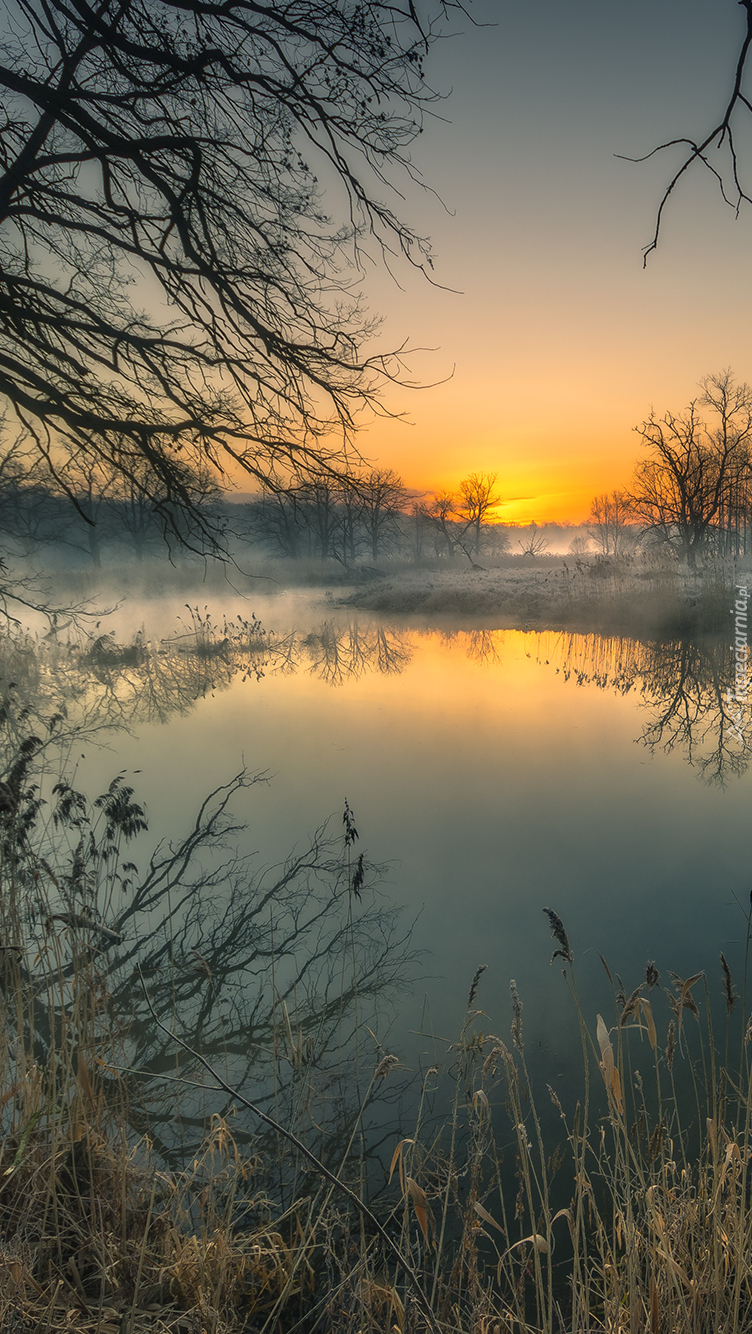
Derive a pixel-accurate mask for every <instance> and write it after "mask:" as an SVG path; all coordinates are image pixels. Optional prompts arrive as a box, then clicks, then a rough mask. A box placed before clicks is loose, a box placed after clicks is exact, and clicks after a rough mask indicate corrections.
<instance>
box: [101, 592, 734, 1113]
mask: <svg viewBox="0 0 752 1334" xmlns="http://www.w3.org/2000/svg"><path fill="white" fill-rule="evenodd" d="M250 605H252V607H253V609H254V611H255V613H256V614H257V615H258V617H259V618H260V620H261V622H262V624H263V625H264V626H265V627H266V628H267V629H268V630H270V631H273V632H274V641H273V642H274V643H275V644H276V645H277V647H276V649H275V651H274V652H273V653H270V654H267V660H266V665H265V667H264V674H263V676H261V678H260V679H257V676H256V675H255V674H250V675H249V674H248V673H241V672H238V673H233V672H232V671H229V672H223V671H221V670H219V668H220V667H221V663H218V664H217V667H218V670H217V672H216V673H215V676H216V681H215V688H213V689H212V686H211V681H212V680H213V679H214V677H213V676H212V671H211V670H209V675H208V677H207V679H206V681H205V682H204V686H203V687H202V690H203V693H201V692H195V693H198V694H199V697H198V698H196V699H195V701H191V702H190V706H189V705H188V704H186V702H185V699H184V700H183V702H182V705H181V707H183V708H184V712H182V713H174V714H172V715H170V714H169V710H166V711H165V716H166V717H167V721H164V722H144V721H138V720H137V721H136V722H135V723H134V724H133V725H132V731H131V733H130V734H128V733H125V732H119V733H117V734H114V735H110V736H109V737H108V745H109V747H110V749H109V750H102V749H101V748H100V747H98V746H95V745H92V744H87V745H84V746H82V747H81V749H82V751H83V752H84V755H85V758H82V759H81V760H80V761H79V765H78V772H77V778H76V782H77V785H78V786H80V787H82V788H83V789H84V790H85V791H87V792H88V793H89V794H90V795H93V794H94V793H95V792H97V791H99V790H101V789H102V788H103V787H104V786H106V784H107V782H109V780H110V778H111V777H112V775H113V773H115V772H117V771H119V770H125V771H126V773H127V775H130V774H132V773H134V772H135V771H140V772H139V773H138V774H137V776H136V777H134V778H133V779H132V781H133V783H134V786H135V787H136V795H137V797H138V799H140V800H143V801H144V802H145V804H146V807H147V811H148V816H149V823H150V829H151V837H152V841H153V838H154V837H155V836H157V835H159V836H168V835H169V836H170V837H173V838H175V837H177V836H179V835H181V834H183V833H185V832H186V831H187V829H188V827H189V824H190V822H191V820H192V818H193V814H194V812H195V809H196V808H197V806H198V805H199V804H200V802H201V800H202V798H203V797H204V796H205V795H206V793H207V792H208V791H209V790H210V789H211V788H214V787H216V786H218V785H219V784H221V783H224V782H227V780H228V779H229V778H230V777H231V776H232V775H233V774H234V773H236V772H237V771H238V770H239V769H240V767H241V766H242V765H246V766H247V767H248V768H249V769H250V770H252V771H262V772H264V773H266V774H268V775H269V776H270V779H271V781H270V782H269V783H268V785H259V786H255V787H253V788H252V790H251V791H250V792H248V793H245V794H240V796H239V798H238V800H237V801H236V803H235V810H236V814H237V815H238V816H239V817H240V818H242V819H243V820H244V821H246V822H247V825H248V829H247V831H246V833H245V834H244V835H243V847H244V850H246V851H253V852H254V853H256V858H257V863H258V864H259V865H264V864H272V863H278V862H280V861H281V860H282V859H284V857H285V856H286V855H287V854H288V853H289V851H290V849H291V848H293V847H294V846H298V847H301V846H303V845H304V842H305V839H306V837H307V836H308V835H309V834H310V833H311V832H312V831H313V830H314V829H316V828H317V827H318V826H320V825H321V824H322V822H323V821H325V820H326V819H327V818H329V817H331V819H332V828H333V830H334V831H335V832H337V833H339V832H340V831H341V828H342V826H341V818H342V811H343V808H344V803H345V799H347V801H348V803H349V806H350V808H351V809H352V811H353V813H354V818H355V821H356V824H357V829H358V832H359V835H360V838H359V841H358V843H357V845H356V846H355V848H354V852H355V853H359V852H361V851H363V852H364V853H365V857H366V861H367V862H378V863H383V864H384V866H385V871H384V875H383V880H382V883H381V894H382V895H383V898H382V899H380V900H379V902H380V903H381V904H382V905H383V910H384V911H385V912H386V911H387V909H389V908H390V907H396V908H400V909H402V910H403V920H406V921H409V922H411V923H413V927H412V943H413V946H414V947H415V949H416V950H418V951H420V952H421V957H420V960H419V961H418V963H416V964H414V965H412V968H411V972H412V977H413V986H412V990H411V991H409V992H408V993H407V994H402V995H400V996H399V997H398V998H396V999H395V1000H393V1001H392V1002H391V1003H389V1002H388V1001H387V998H386V997H385V998H384V1001H383V1003H382V1004H380V1005H379V1006H377V1007H376V1011H375V1020H374V1021H373V1022H375V1024H376V1031H375V1035H376V1037H377V1038H378V1039H379V1041H380V1042H381V1043H383V1045H384V1049H385V1050H388V1051H390V1052H393V1053H395V1054H396V1055H397V1056H399V1058H400V1060H401V1061H402V1062H403V1063H404V1064H405V1065H406V1066H407V1067H408V1068H409V1070H411V1071H414V1072H418V1071H424V1070H425V1069H426V1068H427V1067H428V1066H431V1065H432V1064H433V1063H434V1061H435V1059H436V1057H437V1054H440V1053H441V1052H444V1051H445V1050H446V1045H447V1043H448V1042H449V1041H454V1040H456V1038H457V1036H458V1033H459V1031H460V1029H461V1026H462V1023H463V1019H464V1014H465V1006H466V1002H467V994H468V988H469V985H470V981H471V978H472V977H473V974H474V973H475V971H476V968H477V967H478V966H479V965H481V964H485V965H487V971H486V972H485V973H484V975H483V977H482V980H481V982H480V987H479V991H478V996H477V999H476V1002H475V1004H476V1005H478V1006H480V1007H481V1008H482V1009H483V1010H484V1012H485V1014H486V1015H487V1016H488V1019H487V1021H484V1026H485V1028H486V1031H488V1030H490V1031H492V1032H494V1033H496V1034H498V1035H500V1036H501V1037H502V1038H504V1039H505V1040H506V1041H508V1040H509V1028H510V1023H511V1011H510V1006H509V983H510V979H511V978H514V979H516V981H517V985H518V988H519V991H520V995H521V997H522V1001H523V1006H524V1010H523V1024H524V1032H525V1035H526V1042H527V1044H528V1052H529V1055H530V1058H531V1062H532V1066H533V1069H534V1071H535V1072H536V1074H537V1075H539V1076H541V1077H545V1079H546V1080H547V1081H548V1082H552V1083H553V1082H554V1081H555V1080H557V1079H560V1080H563V1081H564V1084H563V1085H562V1086H565V1085H566V1083H567V1080H568V1071H569V1068H570V1065H571V1063H572V1061H573V1060H574V1059H575V1058H576V1056H577V1052H578V1037H577V1032H576V1024H575V1021H574V1019H573V1015H572V1010H571V1006H570V1004H569V1002H568V997H567V993H566V988H565V985H564V982H563V979H562V977H561V968H560V960H556V961H555V962H554V965H553V966H551V964H550V958H551V954H552V952H553V950H554V949H555V948H556V942H554V941H552V939H551V936H550V932H549V928H548V922H547V919H546V917H545V916H544V914H543V911H542V910H543V908H544V907H548V908H552V909H554V910H555V912H556V913H558V914H559V916H560V917H561V918H562V920H563V922H564V924H565V926H566V930H567V932H568V935H569V940H570V943H571V945H572V948H573V950H574V952H575V959H576V968H577V974H578V985H579V991H580V998H581V1001H582V1004H583V1009H584V1011H585V1015H586V1018H587V1020H588V1022H591V1023H592V1025H593V1026H594V1024H595V1015H596V1012H597V1011H601V1012H603V1013H609V1012H612V1011H611V1006H612V1004H613V1001H612V992H611V986H610V984H609V981H608V978H607V976H606V973H605V971H604V968H603V965H602V962H601V959H600V958H599V953H600V954H602V955H604V956H605V958H606V960H607V961H608V963H609V965H610V968H611V971H612V973H618V974H620V976H621V978H623V981H624V986H625V988H626V991H627V993H629V992H630V991H631V990H632V989H633V987H635V986H637V985H638V984H639V983H640V981H641V980H642V979H643V976H644V968H645V964H646V962H647V961H648V960H655V962H656V965H657V967H658V969H659V970H660V972H661V975H662V981H664V982H668V970H669V969H672V970H674V971H675V972H676V973H677V974H679V975H680V976H681V977H686V976H688V975H689V974H694V973H697V972H699V971H701V970H702V969H706V970H707V972H708V979H709V986H710V990H711V995H714V996H715V995H717V997H718V1000H719V1003H720V997H721V972H720V965H719V962H718V956H719V951H720V950H723V951H724V953H725V955H726V957H727V959H728V961H729V964H730V966H731V970H732V973H733V974H734V976H735V979H736V980H737V982H739V979H740V977H741V973H742V969H743V956H744V941H745V935H746V925H747V917H746V914H747V911H748V906H749V893H750V884H751V883H752V879H751V877H750V809H751V807H750V796H751V795H752V775H751V774H750V773H749V772H747V771H746V753H745V750H744V746H743V745H740V744H739V740H738V737H735V736H734V735H731V734H730V733H729V726H728V719H727V717H726V715H725V711H724V708H723V692H724V691H725V689H726V686H727V685H729V684H730V682H731V679H732V668H733V663H732V658H731V648H730V645H726V644H724V643H718V642H711V641H708V642H705V643H700V644H690V643H670V644H665V645H660V646H652V647H651V646H649V645H641V644H639V643H636V642H634V641H629V640H613V639H610V640H604V639H601V638H599V637H598V636H594V635H588V636H577V635H571V634H561V633H558V632H557V633H553V632H546V633H525V632H522V631H515V630H494V629H489V628H487V627H485V628H483V629H479V628H472V627H470V626H468V625H464V627H463V626H462V625H460V624H456V625H455V624H452V623H450V622H448V621H447V622H444V623H442V625H441V626H440V627H436V626H434V627H431V626H427V625H415V624H413V625H408V624H406V623H404V622H403V623H398V622H397V621H395V620H384V619H380V618H378V617H373V616H367V615H363V614H359V615H357V616H355V615H354V614H352V613H351V612H349V611H348V610H347V609H342V608H336V607H334V606H328V605H326V604H325V602H324V601H323V599H322V598H320V597H317V596H315V595H310V594H290V595H287V596H284V597H277V598H261V597H259V598H257V599H255V600H254V601H253V603H252V604H250ZM248 607H249V604H248V603H243V604H242V605H240V604H239V605H238V606H237V607H236V606H231V605H229V604H228V603H227V602H225V603H222V604H219V603H217V604H216V607H215V608H213V609H210V610H211V611H212V612H213V616H214V620H215V622H219V621H221V616H222V614H223V613H224V614H226V615H228V616H230V615H233V616H234V615H236V614H238V613H239V614H241V615H242V616H243V617H247V616H248V614H249V612H248ZM178 611H179V608H177V607H176V606H175V605H173V604H171V603H165V604H160V603H158V602H151V603H145V604H143V605H139V606H138V607H129V608H126V609H124V610H121V611H120V612H119V613H118V620H117V622H116V627H115V628H116V632H117V635H118V637H119V638H121V639H122V638H124V637H125V629H126V626H127V625H129V626H130V629H131V631H132V630H134V629H137V628H138V627H139V626H140V625H141V624H142V623H143V625H144V635H145V638H146V639H147V640H148V639H152V640H153V639H154V638H155V637H157V636H159V635H167V634H171V633H173V631H174V630H175V628H176V616H177V614H178ZM182 615H183V617H184V620H185V622H186V625H188V624H189V618H188V615H187V613H186V611H185V609H183V611H182ZM200 615H201V616H204V615H205V611H204V608H203V607H202V608H201V612H200ZM690 761H691V763H690ZM129 781H131V780H130V778H129ZM142 859H143V857H142V854H139V855H138V856H137V858H136V860H137V861H139V862H140V861H141V860H142ZM213 893H215V894H221V889H215V890H214V891H213ZM668 1016H669V1011H668V1007H667V1006H666V1015H665V1016H664V1015H663V1014H662V1013H661V1016H660V1018H658V1017H657V1023H658V1026H659V1042H662V1041H665V1028H666V1024H667V1022H668ZM661 1026H662V1028H663V1032H661ZM373 1050H374V1054H375V1055H374V1059H378V1052H377V1050H376V1048H375V1047H374V1048H373ZM560 1087H561V1086H560Z"/></svg>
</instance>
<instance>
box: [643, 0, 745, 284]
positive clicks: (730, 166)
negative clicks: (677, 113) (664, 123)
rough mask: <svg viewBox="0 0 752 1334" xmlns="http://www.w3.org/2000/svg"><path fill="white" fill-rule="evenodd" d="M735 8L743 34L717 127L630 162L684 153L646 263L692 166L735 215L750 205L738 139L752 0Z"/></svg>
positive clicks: (661, 208)
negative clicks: (703, 172) (699, 169)
mask: <svg viewBox="0 0 752 1334" xmlns="http://www.w3.org/2000/svg"><path fill="white" fill-rule="evenodd" d="M737 8H740V9H743V10H744V13H745V15H746V22H745V31H744V33H743V35H742V37H741V42H740V45H739V53H738V55H737V59H736V64H735V67H734V71H733V76H732V80H731V89H730V92H729V95H728V100H727V101H726V103H725V105H724V108H723V111H722V113H721V115H720V116H719V117H718V120H717V122H716V124H715V125H714V126H713V128H712V129H711V130H709V131H707V132H706V133H705V134H703V135H701V136H695V135H691V136H690V135H683V136H682V137H681V138H674V139H668V140H666V141H665V142H664V143H661V144H659V145H658V146H657V148H654V149H652V151H651V152H650V153H647V154H646V155H645V156H644V157H641V158H633V159H631V160H632V161H636V162H644V161H645V160H646V159H647V158H650V157H653V156H655V154H656V153H662V152H664V151H665V150H667V149H669V150H670V149H674V148H678V147H681V148H682V150H683V155H682V159H681V161H680V163H679V166H678V167H677V168H676V169H675V170H674V172H673V173H672V175H671V178H670V180H669V183H668V185H667V186H666V188H665V190H664V192H663V194H662V196H661V201H660V204H659V205H658V212H657V215H656V221H655V230H654V232H653V237H652V240H651V241H650V243H649V245H647V246H646V247H645V250H644V262H645V263H646V262H647V259H648V256H649V255H650V253H651V251H653V250H655V248H656V246H657V244H658V238H659V235H660V231H661V226H662V223H663V216H664V213H665V210H666V207H667V205H668V201H669V199H670V198H671V197H672V196H674V197H675V191H676V187H677V186H678V185H679V183H680V182H681V180H682V177H684V176H685V175H686V174H687V173H688V172H689V171H690V169H691V168H692V167H694V166H697V165H698V164H700V165H701V166H702V167H704V168H705V169H706V170H707V171H708V172H710V174H711V176H712V177H713V181H714V184H715V185H716V186H717V188H718V189H719V190H720V194H721V198H722V199H723V201H724V203H726V204H728V205H730V207H731V208H733V209H734V212H735V214H738V213H739V210H740V208H741V207H742V205H743V204H749V203H752V197H751V196H750V195H749V194H748V193H747V190H746V189H745V187H744V185H743V183H742V177H743V162H744V139H743V138H742V140H741V143H740V141H739V139H738V136H737V131H738V128H739V124H740V122H741V123H742V124H743V122H744V121H745V120H746V117H747V115H750V116H752V97H751V96H750V93H749V91H745V75H746V69H747V60H748V58H749V51H750V45H752V0H737Z"/></svg>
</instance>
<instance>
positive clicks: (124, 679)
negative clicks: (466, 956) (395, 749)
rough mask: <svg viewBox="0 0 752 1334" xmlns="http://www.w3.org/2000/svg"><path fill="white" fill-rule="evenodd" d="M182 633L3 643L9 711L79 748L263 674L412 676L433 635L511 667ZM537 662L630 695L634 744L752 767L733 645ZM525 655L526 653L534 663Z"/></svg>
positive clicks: (381, 646)
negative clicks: (433, 649)
mask: <svg viewBox="0 0 752 1334" xmlns="http://www.w3.org/2000/svg"><path fill="white" fill-rule="evenodd" d="M187 611H188V615H187V617H185V618H184V619H183V622H182V624H181V625H180V627H179V628H178V631H177V633H175V634H172V635H168V636H166V637H163V638H161V639H147V638H146V637H145V636H144V634H143V633H139V634H137V635H136V636H135V637H134V638H133V639H132V640H131V641H130V642H129V643H126V644H119V643H117V642H116V640H115V638H114V636H113V635H112V634H108V633H104V634H101V635H99V636H98V637H92V638H89V639H87V640H77V641H66V642H62V641H61V639H60V638H59V637H55V636H48V637H47V638H46V639H33V638H32V637H30V636H27V637H25V638H24V637H22V636H11V635H6V636H4V637H3V638H2V640H0V713H1V714H2V717H3V719H5V718H15V719H16V720H21V721H23V720H25V719H27V718H28V717H29V716H30V715H33V716H35V717H37V718H38V719H40V720H41V724H42V725H43V726H44V727H45V728H46V729H47V731H49V732H54V731H56V732H57V733H58V734H61V733H67V734H68V735H70V736H73V735H76V736H77V737H78V738H79V739H80V738H82V737H83V736H88V735H91V734H92V733H93V732H95V731H97V730H99V729H108V728H127V729H130V730H132V729H134V728H138V727H140V726H142V725H144V724H151V723H167V722H169V720H170V719H171V718H173V717H178V716H184V715H187V714H189V713H190V712H191V711H192V710H193V709H195V707H196V705H197V704H198V702H199V701H200V700H202V699H204V698H206V697H207V696H208V695H213V694H216V693H218V692H223V691H227V690H229V689H230V687H231V686H232V685H233V684H234V683H236V682H238V681H240V682H246V681H248V682H253V683H259V682H261V681H262V680H263V679H264V677H266V676H283V677H284V676H296V675H299V674H304V673H307V674H309V675H310V676H312V677H315V678H316V679H317V680H319V681H321V682H323V683H324V684H326V685H328V686H332V687H342V686H344V685H345V684H346V683H348V682H349V683H352V682H356V681H358V680H359V679H360V678H362V677H364V676H367V675H369V674H377V675H381V676H389V675H399V674H401V673H404V672H405V671H407V669H408V668H409V667H410V664H411V662H412V660H413V655H414V651H415V647H416V644H417V643H418V642H419V641H421V640H425V639H427V638H428V639H433V640H435V641H436V642H437V643H438V644H440V645H444V646H446V647H447V648H449V647H452V646H461V647H462V649H463V650H464V653H465V655H466V657H467V658H468V659H469V660H470V661H472V662H474V663H477V665H478V667H479V668H481V669H483V670H487V671H499V670H501V669H502V667H503V648H504V642H505V638H506V637H507V635H508V634H510V633H513V634H514V633H516V632H508V631H505V630H492V629H488V628H475V629H470V630H467V629H453V628H444V629H442V630H440V631H436V630H430V631H429V630H408V629H405V628H402V627H395V626H393V625H387V624H384V623H383V622H380V621H377V620H372V619H366V620H360V619H358V618H356V617H354V618H348V619H346V620H344V622H343V621H342V620H338V619H337V618H335V617H330V618H327V619H325V620H322V621H321V622H319V623H318V624H317V625H316V626H315V627H314V628H313V629H310V630H307V631H304V632H295V631H293V632H290V633H289V634H284V635H277V634H275V633H273V632H268V631H266V630H265V629H264V627H263V626H262V624H261V622H260V621H259V620H257V618H256V617H255V616H252V617H251V618H250V619H247V618H243V617H242V616H237V617H235V618H234V619H231V620H230V619H227V618H222V619H220V620H217V621H214V620H213V619H212V617H211V615H210V613H209V612H208V611H204V612H200V611H199V609H198V608H190V607H189V608H187ZM530 639H531V641H532V642H534V644H535V650H534V656H535V658H536V660H537V661H538V662H539V663H540V664H541V665H543V666H546V667H552V668H553V669H554V671H555V672H556V674H559V673H560V674H561V676H562V677H563V679H564V680H565V681H573V682H575V683H576V684H577V685H578V686H581V687H586V686H593V687H595V688H596V689H598V690H612V691H615V692H616V693H617V694H620V695H628V694H629V693H630V692H632V691H634V692H636V693H638V694H639V696H640V701H641V704H642V706H643V708H644V710H645V711H646V712H647V714H648V716H647V718H646V719H645V721H644V724H643V726H642V729H641V731H640V733H639V735H638V736H637V737H636V739H637V740H640V741H641V742H643V744H644V745H645V746H646V747H647V748H648V749H649V750H650V751H651V752H653V753H655V752H657V751H662V752H663V753H665V754H670V753H671V752H673V751H678V752H680V753H681V754H682V755H683V756H684V758H685V760H686V762H687V763H688V764H689V765H691V766H693V767H695V768H696V769H697V770H698V772H699V774H700V776H701V777H702V779H703V780H704V781H705V782H708V783H711V784H720V785H723V784H724V783H725V782H727V781H728V780H729V779H730V778H732V777H738V776H739V775H741V774H743V773H744V772H746V770H747V768H748V766H749V761H750V743H749V741H748V734H749V733H750V732H751V731H752V728H751V727H750V725H749V723H750V720H749V707H748V705H747V704H745V705H744V706H743V709H742V713H741V716H740V713H739V706H738V705H737V704H735V703H734V701H733V699H732V697H731V696H730V693H729V687H730V684H731V683H732V679H733V662H732V659H731V651H730V648H729V645H728V643H727V642H726V641H724V640H719V639H714V638H707V637H706V638H697V639H689V638H685V639H677V640H670V641H664V642H659V641H656V642H651V643H642V642H640V641H638V640H635V639H626V638H618V637H604V636H601V635H596V634H588V635H579V634H568V633H558V632H556V633H554V632H546V633H544V634H536V635H535V637H534V638H533V636H532V635H531V636H530ZM527 656H531V654H530V653H528V655H527Z"/></svg>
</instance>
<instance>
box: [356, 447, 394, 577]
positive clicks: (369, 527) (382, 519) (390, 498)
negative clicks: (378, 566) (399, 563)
mask: <svg viewBox="0 0 752 1334" xmlns="http://www.w3.org/2000/svg"><path fill="white" fill-rule="evenodd" d="M358 491H359V494H360V498H361V511H360V512H361V521H362V523H363V527H364V529H365V533H366V537H367V539H368V542H369V544H370V549H371V559H372V560H374V561H377V560H378V559H379V555H380V553H381V552H382V551H383V550H384V548H385V547H388V546H392V547H394V546H395V545H396V544H397V543H398V542H399V539H400V526H399V518H400V514H401V510H402V506H403V504H404V502H405V487H404V485H403V483H402V478H401V477H398V475H397V473H396V472H394V471H393V469H392V468H378V469H374V470H372V471H371V472H370V473H367V474H366V475H365V476H364V477H362V478H361V479H360V480H359V482H358Z"/></svg>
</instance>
